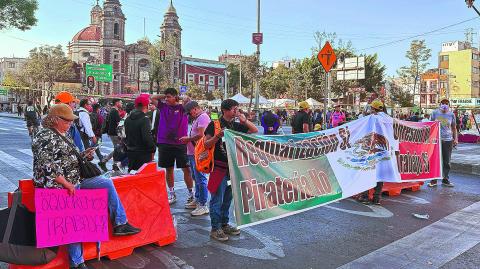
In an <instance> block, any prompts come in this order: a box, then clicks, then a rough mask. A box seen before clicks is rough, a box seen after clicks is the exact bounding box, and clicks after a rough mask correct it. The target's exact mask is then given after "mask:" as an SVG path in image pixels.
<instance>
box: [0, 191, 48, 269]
mask: <svg viewBox="0 0 480 269" xmlns="http://www.w3.org/2000/svg"><path fill="white" fill-rule="evenodd" d="M21 199H22V196H21V192H20V191H19V190H17V191H15V192H14V193H13V204H12V207H11V208H5V209H3V210H0V238H2V241H0V261H2V262H6V263H10V264H18V265H42V264H47V263H49V262H50V261H52V260H53V259H54V258H55V257H56V256H57V252H58V247H53V248H37V247H36V245H37V242H36V236H35V214H34V213H32V212H30V211H29V210H28V209H27V208H25V207H24V206H23V205H22V204H21V202H20V201H21Z"/></svg>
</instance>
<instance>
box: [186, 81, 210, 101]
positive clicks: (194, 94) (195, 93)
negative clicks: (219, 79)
mask: <svg viewBox="0 0 480 269" xmlns="http://www.w3.org/2000/svg"><path fill="white" fill-rule="evenodd" d="M187 87H188V88H187V95H188V97H190V98H192V100H204V99H206V98H205V88H203V87H200V86H198V85H196V84H195V83H193V82H190V83H188V85H187Z"/></svg>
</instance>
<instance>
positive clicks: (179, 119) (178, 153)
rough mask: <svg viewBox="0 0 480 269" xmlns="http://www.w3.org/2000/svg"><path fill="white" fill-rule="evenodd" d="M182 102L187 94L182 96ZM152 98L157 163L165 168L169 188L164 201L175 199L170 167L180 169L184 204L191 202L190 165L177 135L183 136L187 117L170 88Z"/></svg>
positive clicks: (185, 148)
mask: <svg viewBox="0 0 480 269" xmlns="http://www.w3.org/2000/svg"><path fill="white" fill-rule="evenodd" d="M183 99H184V100H183V101H184V104H186V101H188V100H189V99H188V97H184V98H183ZM152 101H153V102H155V103H156V104H157V108H158V110H159V123H158V133H157V143H158V165H159V166H160V167H163V168H165V169H166V170H167V175H166V177H167V185H168V189H169V198H168V201H169V203H170V204H172V203H175V202H176V201H177V196H176V194H175V186H174V182H175V181H174V175H173V169H174V166H175V164H176V166H177V168H181V169H182V171H183V180H184V181H185V184H186V185H187V190H188V198H187V202H186V205H189V204H192V203H193V202H194V197H193V189H192V188H193V179H192V177H191V175H190V168H189V164H188V160H187V146H186V145H185V143H184V142H183V141H180V138H181V137H184V136H186V135H187V132H188V118H187V113H186V111H185V109H184V107H183V106H182V105H181V104H179V96H178V92H177V90H175V89H174V88H167V89H166V90H165V92H164V94H160V95H154V96H152Z"/></svg>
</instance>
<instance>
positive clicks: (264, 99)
mask: <svg viewBox="0 0 480 269" xmlns="http://www.w3.org/2000/svg"><path fill="white" fill-rule="evenodd" d="M254 102H255V101H254ZM258 103H259V104H262V105H267V104H270V101H268V100H267V98H265V97H263V96H261V95H260V96H259V97H258Z"/></svg>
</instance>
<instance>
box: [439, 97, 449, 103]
mask: <svg viewBox="0 0 480 269" xmlns="http://www.w3.org/2000/svg"><path fill="white" fill-rule="evenodd" d="M444 101H447V102H448V103H449V104H450V100H448V98H447V97H443V98H441V99H440V103H443V102H444Z"/></svg>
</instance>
